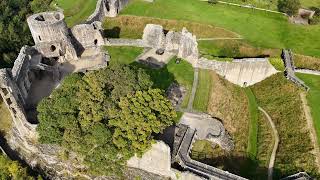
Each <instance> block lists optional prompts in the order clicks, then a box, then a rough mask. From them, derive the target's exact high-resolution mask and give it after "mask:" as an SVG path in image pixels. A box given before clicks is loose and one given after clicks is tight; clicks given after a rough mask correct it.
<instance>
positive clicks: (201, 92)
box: [193, 69, 213, 112]
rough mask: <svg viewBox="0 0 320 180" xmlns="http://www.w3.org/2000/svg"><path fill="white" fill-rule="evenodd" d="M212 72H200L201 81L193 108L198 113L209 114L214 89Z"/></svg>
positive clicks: (199, 81) (201, 70) (202, 70)
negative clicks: (212, 89)
mask: <svg viewBox="0 0 320 180" xmlns="http://www.w3.org/2000/svg"><path fill="white" fill-rule="evenodd" d="M212 83H213V82H212V72H211V71H209V70H204V69H200V70H199V80H198V86H197V91H196V94H195V98H194V101H193V108H194V109H195V110H197V111H201V112H207V111H208V104H209V99H210V93H211V88H212Z"/></svg>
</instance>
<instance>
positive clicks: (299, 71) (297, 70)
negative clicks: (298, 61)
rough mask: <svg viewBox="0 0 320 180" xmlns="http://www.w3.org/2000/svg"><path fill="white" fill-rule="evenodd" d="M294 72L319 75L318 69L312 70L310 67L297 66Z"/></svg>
mask: <svg viewBox="0 0 320 180" xmlns="http://www.w3.org/2000/svg"><path fill="white" fill-rule="evenodd" d="M294 72H297V73H303V74H312V75H318V76H320V71H317V70H312V69H299V68H298V69H295V70H294Z"/></svg>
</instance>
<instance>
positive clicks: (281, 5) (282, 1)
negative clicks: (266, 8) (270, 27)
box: [278, 0, 301, 16]
mask: <svg viewBox="0 0 320 180" xmlns="http://www.w3.org/2000/svg"><path fill="white" fill-rule="evenodd" d="M300 7H301V3H300V1H299V0H279V1H278V9H279V11H281V12H284V13H287V14H288V15H289V16H293V15H296V14H297V13H298V10H299V8H300Z"/></svg>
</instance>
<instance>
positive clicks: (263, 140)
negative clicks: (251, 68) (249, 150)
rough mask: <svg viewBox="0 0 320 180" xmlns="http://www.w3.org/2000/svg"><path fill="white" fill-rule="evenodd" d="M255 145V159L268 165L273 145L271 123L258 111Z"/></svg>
mask: <svg viewBox="0 0 320 180" xmlns="http://www.w3.org/2000/svg"><path fill="white" fill-rule="evenodd" d="M257 145H258V147H257V160H258V161H259V164H261V165H264V166H265V167H268V165H269V161H270V156H271V153H272V149H273V145H274V137H273V134H272V128H271V125H270V123H269V122H268V119H267V118H266V116H265V115H263V114H262V113H259V121H258V143H257Z"/></svg>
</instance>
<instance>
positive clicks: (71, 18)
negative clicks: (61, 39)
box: [52, 0, 97, 27]
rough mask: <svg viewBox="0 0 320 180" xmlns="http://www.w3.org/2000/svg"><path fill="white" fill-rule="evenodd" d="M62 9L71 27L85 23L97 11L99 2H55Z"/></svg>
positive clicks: (71, 0)
mask: <svg viewBox="0 0 320 180" xmlns="http://www.w3.org/2000/svg"><path fill="white" fill-rule="evenodd" d="M52 3H53V4H55V3H57V6H58V7H60V8H62V9H63V10H64V11H63V13H64V15H65V20H66V22H67V24H68V26H69V27H72V26H74V25H76V24H79V23H81V22H84V21H85V20H86V19H87V18H88V17H89V16H90V15H91V14H92V13H93V12H94V10H95V8H96V3H97V0H54V1H53V2H52Z"/></svg>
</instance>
